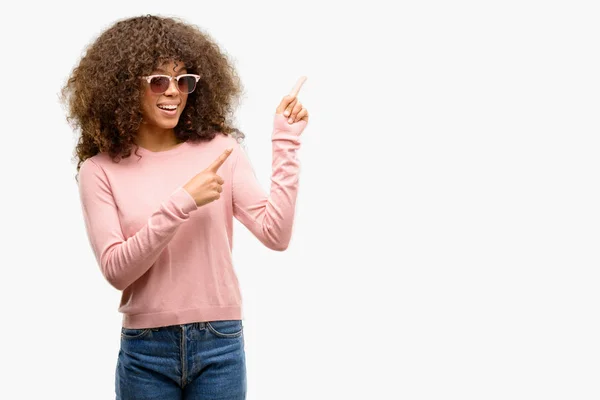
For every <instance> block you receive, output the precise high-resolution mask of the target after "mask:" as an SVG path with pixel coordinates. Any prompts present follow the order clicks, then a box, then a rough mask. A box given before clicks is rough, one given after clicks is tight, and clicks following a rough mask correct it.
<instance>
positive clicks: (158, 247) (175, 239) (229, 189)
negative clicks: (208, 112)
mask: <svg viewBox="0 0 600 400" xmlns="http://www.w3.org/2000/svg"><path fill="white" fill-rule="evenodd" d="M305 126H306V122H304V121H300V122H297V123H294V124H292V125H290V124H288V122H287V120H286V118H284V117H283V116H281V115H278V114H276V115H275V118H274V129H273V134H272V145H273V161H272V177H271V188H270V193H269V194H267V193H265V192H264V190H263V189H262V188H261V186H260V185H259V183H258V182H257V180H256V176H255V175H254V171H253V168H252V166H251V163H250V161H249V159H248V157H247V155H246V153H245V152H244V150H243V149H242V148H241V147H240V146H239V144H238V143H237V142H236V140H235V139H233V138H231V137H229V136H226V135H223V134H218V135H217V136H216V137H215V138H214V139H213V140H211V141H210V142H201V143H191V142H184V143H182V144H180V145H178V146H177V147H175V148H172V149H169V150H166V151H161V152H152V151H149V150H147V149H144V148H139V149H138V154H140V155H141V156H142V158H139V157H137V156H136V155H135V154H132V155H131V156H130V157H128V158H124V159H122V160H121V161H120V162H118V163H115V162H113V161H111V159H110V157H109V156H108V155H107V154H105V153H100V154H97V155H95V156H94V157H91V158H89V159H87V160H86V161H85V162H84V163H83V164H82V165H81V169H80V171H79V193H80V196H81V204H82V210H83V216H84V221H85V227H86V230H87V234H88V238H89V242H90V245H91V247H92V250H93V252H94V254H95V256H96V260H97V261H98V265H99V266H100V269H101V271H102V274H103V275H104V277H105V278H106V280H108V282H109V283H110V284H111V285H113V286H114V287H115V288H117V289H119V290H122V291H123V292H122V298H121V304H120V307H119V311H120V312H121V313H123V326H124V327H126V328H150V327H160V326H167V325H175V324H185V323H191V322H202V321H213V320H225V319H242V307H241V306H242V304H241V303H242V301H241V295H240V289H239V286H238V280H237V277H236V274H235V271H234V268H233V265H232V257H231V251H232V243H233V241H232V236H233V235H232V234H233V232H232V231H233V229H232V228H233V217H235V218H236V219H237V220H239V221H240V222H241V223H242V224H243V225H244V226H246V227H247V228H248V229H249V230H250V231H251V232H252V233H253V234H254V235H255V236H256V237H257V238H258V239H259V240H260V241H261V242H262V243H264V245H265V246H267V247H269V248H270V249H273V250H285V249H286V248H287V246H288V244H289V242H290V238H291V235H292V225H293V220H294V211H295V204H296V196H297V192H298V174H299V163H298V160H297V158H296V152H297V150H298V149H299V148H300V134H301V133H302V131H303V130H304V128H305ZM227 148H233V152H232V153H231V155H230V156H229V158H228V159H227V160H226V161H225V163H224V164H223V165H222V166H221V167H220V168H219V171H218V175H219V176H221V177H222V178H223V179H224V181H225V182H224V184H223V192H222V193H221V197H220V198H219V199H217V200H215V201H213V202H211V203H209V204H207V205H204V206H202V207H197V206H196V203H195V201H194V200H193V198H192V196H191V195H190V194H189V193H188V192H187V191H186V190H185V189H183V185H185V183H186V182H187V181H188V180H189V179H191V178H192V177H193V176H194V175H196V174H197V173H199V172H201V171H202V170H204V169H205V168H206V167H208V166H209V165H210V164H211V163H212V162H213V161H214V160H215V159H217V157H218V156H220V155H221V154H222V153H223V151H224V150H225V149H227Z"/></svg>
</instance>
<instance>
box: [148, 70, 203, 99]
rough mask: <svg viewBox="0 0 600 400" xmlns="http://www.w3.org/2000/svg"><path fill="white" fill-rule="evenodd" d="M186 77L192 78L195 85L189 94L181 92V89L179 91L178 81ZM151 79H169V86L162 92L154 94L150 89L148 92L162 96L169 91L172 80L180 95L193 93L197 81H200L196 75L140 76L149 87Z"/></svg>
mask: <svg viewBox="0 0 600 400" xmlns="http://www.w3.org/2000/svg"><path fill="white" fill-rule="evenodd" d="M187 76H191V77H194V78H195V79H196V84H195V85H194V89H193V90H192V91H191V92H182V91H181V89H179V79H181V78H183V77H187ZM153 78H167V79H169V85H168V86H167V88H166V89H165V90H163V91H162V92H155V91H153V90H152V88H150V90H151V91H152V93H156V94H163V93H164V92H166V91H167V90H169V87H170V86H171V82H172V81H173V79H175V81H176V82H177V85H175V86H177V90H178V91H179V92H180V93H186V94H190V93H193V92H194V90H196V87H197V86H198V81H199V80H200V75H196V74H181V75H177V76H171V75H163V74H156V75H148V76H142V79H144V80H145V81H146V82H148V85H150V82H152V79H153Z"/></svg>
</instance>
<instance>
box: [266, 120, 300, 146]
mask: <svg viewBox="0 0 600 400" xmlns="http://www.w3.org/2000/svg"><path fill="white" fill-rule="evenodd" d="M306 124H307V122H306V121H298V122H294V123H293V124H290V123H288V120H287V118H286V117H284V116H283V115H282V114H275V118H274V121H273V135H272V136H271V140H273V141H276V140H286V141H290V142H293V143H294V144H296V145H300V134H301V133H302V131H303V130H304V128H306Z"/></svg>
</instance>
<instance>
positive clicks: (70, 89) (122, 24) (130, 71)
mask: <svg viewBox="0 0 600 400" xmlns="http://www.w3.org/2000/svg"><path fill="white" fill-rule="evenodd" d="M170 60H172V61H181V62H183V63H184V64H185V67H186V68H187V71H188V73H193V74H198V75H200V76H201V77H202V78H201V79H200V81H199V82H198V86H197V88H196V90H195V91H194V92H193V93H190V94H189V96H188V100H187V104H186V107H185V109H184V110H183V112H182V114H181V117H180V119H179V122H178V124H177V126H176V127H175V129H174V130H175V135H176V138H177V140H178V141H179V142H182V141H188V140H189V141H203V140H204V141H207V140H211V139H213V138H214V137H215V135H216V134H217V133H219V132H220V133H223V134H230V135H232V136H234V137H235V138H236V139H238V141H239V140H241V139H242V138H243V137H244V135H243V133H241V132H240V131H239V130H237V129H236V128H235V127H233V125H232V123H231V118H232V115H233V111H234V109H235V105H236V104H235V102H236V100H238V99H239V96H240V94H241V92H242V85H241V83H240V79H239V76H238V75H237V72H236V71H235V69H234V67H233V63H232V62H231V61H230V60H229V58H228V56H227V55H226V54H225V53H224V52H223V51H222V50H221V49H220V48H219V46H218V45H217V43H216V42H215V41H214V40H213V39H212V38H211V37H210V35H208V34H207V33H205V32H203V31H202V30H201V29H200V28H198V27H197V26H195V25H191V24H189V23H186V22H184V21H182V20H181V19H177V18H166V17H160V16H154V15H145V16H139V17H133V18H127V19H123V20H120V21H117V22H116V23H114V24H113V25H112V26H111V27H109V28H108V29H106V30H105V31H104V32H103V33H101V34H100V35H99V37H98V38H97V39H96V40H95V41H93V42H92V43H91V45H89V47H88V48H87V49H86V51H85V53H84V54H83V56H82V58H81V60H80V61H79V64H78V65H77V66H76V67H75V68H74V69H73V71H72V73H71V75H70V77H69V78H68V80H67V83H66V84H65V86H64V87H63V88H62V91H61V99H62V102H63V103H64V104H65V105H66V106H67V121H68V122H69V123H70V125H71V127H73V129H74V130H76V131H78V132H80V135H79V139H78V143H77V146H76V148H75V154H76V158H77V161H78V163H77V171H79V168H80V167H81V164H82V163H83V162H84V161H85V160H86V159H87V158H90V157H92V156H94V155H96V154H98V153H100V152H107V153H108V154H109V155H110V156H111V158H112V159H113V160H114V161H117V162H118V159H119V158H126V157H129V156H130V155H131V153H132V149H133V148H134V146H135V142H134V138H135V135H136V134H137V132H138V129H139V127H140V125H141V123H142V112H141V105H140V100H141V95H142V93H143V92H142V83H141V81H142V80H141V79H139V78H140V76H145V75H149V74H151V73H152V71H153V70H155V69H156V68H157V67H158V66H160V65H161V64H162V63H164V62H166V61H170Z"/></svg>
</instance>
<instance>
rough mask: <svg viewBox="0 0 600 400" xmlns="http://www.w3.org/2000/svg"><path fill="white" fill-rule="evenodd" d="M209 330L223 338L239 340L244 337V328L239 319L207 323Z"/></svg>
mask: <svg viewBox="0 0 600 400" xmlns="http://www.w3.org/2000/svg"><path fill="white" fill-rule="evenodd" d="M206 325H207V326H208V330H209V331H211V332H212V333H213V334H214V335H215V336H218V337H221V338H237V337H240V336H242V331H243V330H244V326H243V325H242V321H241V320H239V319H234V320H227V321H211V322H207V323H206Z"/></svg>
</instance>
